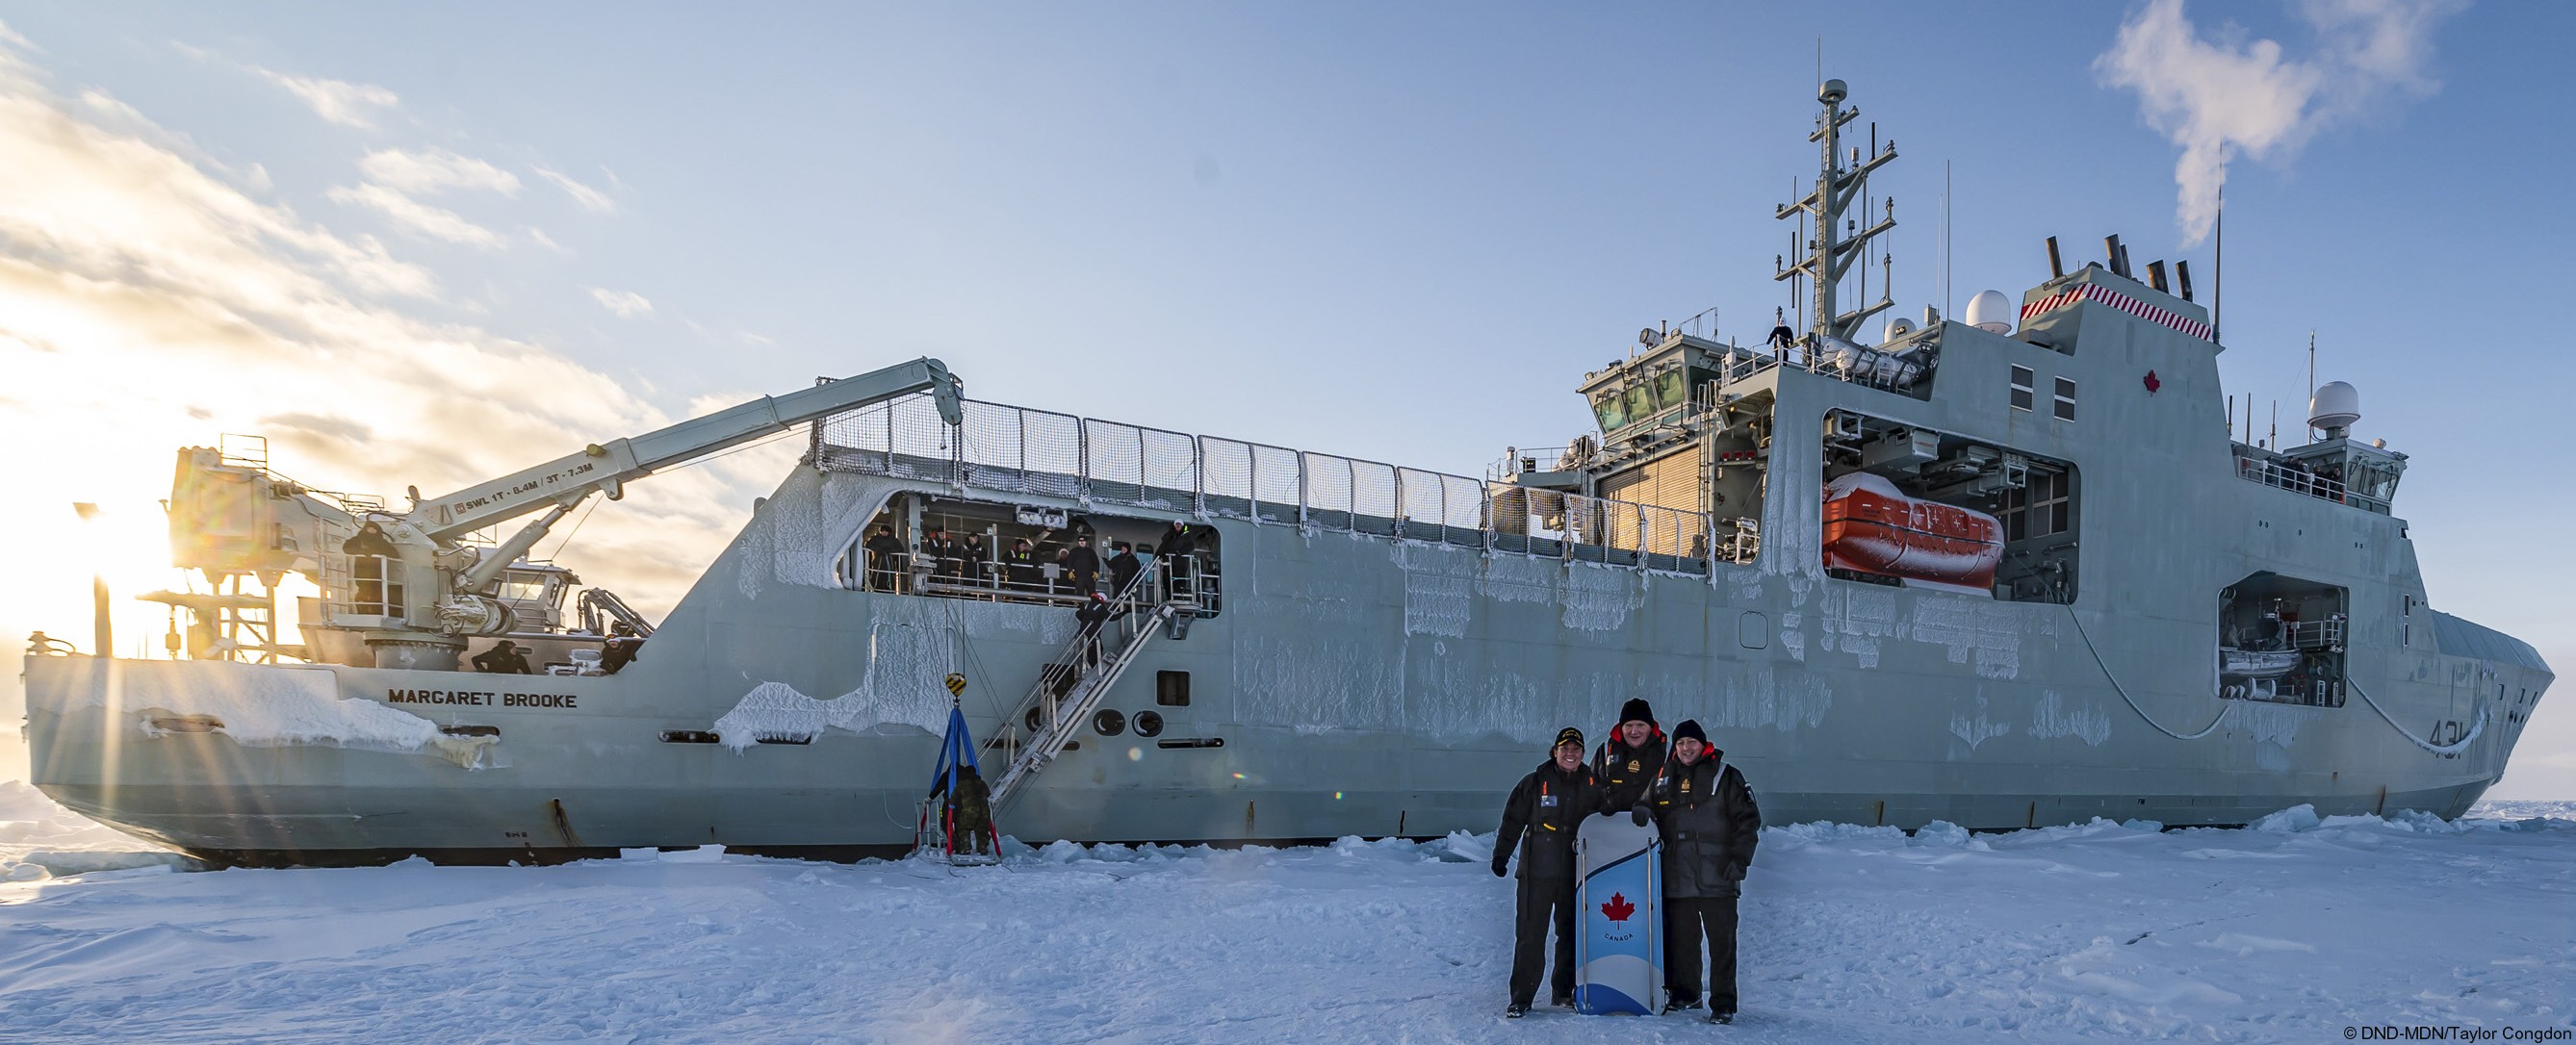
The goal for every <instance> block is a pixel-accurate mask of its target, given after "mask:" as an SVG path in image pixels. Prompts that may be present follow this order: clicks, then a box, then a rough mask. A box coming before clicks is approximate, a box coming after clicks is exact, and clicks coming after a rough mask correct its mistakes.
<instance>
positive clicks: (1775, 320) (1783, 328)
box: [1768, 308, 1798, 363]
mask: <svg viewBox="0 0 2576 1045" xmlns="http://www.w3.org/2000/svg"><path fill="white" fill-rule="evenodd" d="M1768 340H1769V344H1770V345H1771V352H1772V356H1773V358H1775V359H1777V360H1779V361H1780V362H1783V363H1786V362H1788V361H1789V346H1791V345H1794V344H1797V343H1798V332H1797V331H1795V330H1791V329H1789V317H1788V316H1787V315H1786V314H1784V313H1783V312H1782V311H1781V310H1779V309H1776V308H1775V309H1772V310H1771V337H1770V338H1769V339H1768Z"/></svg>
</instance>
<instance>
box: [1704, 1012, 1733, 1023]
mask: <svg viewBox="0 0 2576 1045" xmlns="http://www.w3.org/2000/svg"><path fill="white" fill-rule="evenodd" d="M1708 1022H1710V1023H1733V1022H1735V1014H1734V1013H1731V1012H1711V1013H1709V1014H1708Z"/></svg>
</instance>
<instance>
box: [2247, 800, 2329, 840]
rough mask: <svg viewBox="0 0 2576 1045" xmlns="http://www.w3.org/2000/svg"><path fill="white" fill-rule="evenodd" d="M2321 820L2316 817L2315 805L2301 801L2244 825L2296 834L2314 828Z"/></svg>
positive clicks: (2256, 828) (2260, 829) (2279, 832)
mask: <svg viewBox="0 0 2576 1045" xmlns="http://www.w3.org/2000/svg"><path fill="white" fill-rule="evenodd" d="M2321 822H2322V821H2320V820H2319V819H2318V818H2317V807H2315V806H2312V805H2307V804H2305V803H2301V804H2299V805H2294V806H2291V807H2290V808H2288V809H2284V810H2281V811H2280V812H2278V813H2273V814H2271V815H2270V816H2266V817H2264V818H2263V819H2260V820H2257V821H2254V822H2253V823H2251V824H2247V825H2246V826H2247V827H2248V828H2250V829H2252V830H2256V831H2271V832H2275V833H2278V834H2297V833H2299V832H2301V831H2313V830H2316V827H2317V825H2318V824H2319V823H2321Z"/></svg>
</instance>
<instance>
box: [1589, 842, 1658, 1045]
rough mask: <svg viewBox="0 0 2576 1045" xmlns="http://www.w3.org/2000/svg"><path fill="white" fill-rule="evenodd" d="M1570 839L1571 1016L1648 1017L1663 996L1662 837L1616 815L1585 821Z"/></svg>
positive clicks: (1655, 1009) (1656, 1009) (1655, 1010)
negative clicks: (1575, 922)
mask: <svg viewBox="0 0 2576 1045" xmlns="http://www.w3.org/2000/svg"><path fill="white" fill-rule="evenodd" d="M1574 837H1575V841H1574V860H1575V873H1576V874H1577V875H1578V876H1580V878H1579V880H1580V882H1581V885H1579V886H1578V887H1577V888H1576V890H1575V896H1574V902H1575V904H1576V905H1577V910H1579V911H1580V912H1582V919H1581V922H1580V923H1579V925H1580V929H1579V931H1580V933H1581V935H1580V937H1578V939H1577V942H1576V945H1575V962H1576V965H1575V975H1574V1011H1576V1012H1580V1013H1584V1014H1586V1015H1591V1016H1606V1015H1614V1014H1620V1013H1626V1014H1629V1015H1636V1016H1652V1015H1654V1014H1655V1013H1656V1012H1657V1011H1658V1010H1659V1008H1660V1007H1661V1006H1662V1004H1663V997H1664V881H1663V863H1664V861H1663V839H1662V837H1661V836H1659V835H1657V834H1656V833H1655V828H1654V825H1653V824H1648V825H1646V826H1644V827H1639V826H1637V825H1636V823H1635V822H1633V821H1631V820H1630V819H1629V814H1628V813H1626V812H1624V811H1623V812H1618V813H1604V814H1601V815H1599V816H1594V817H1589V818H1586V819H1585V820H1584V821H1583V827H1582V828H1581V830H1579V831H1578V832H1577V833H1576V834H1575V836H1574Z"/></svg>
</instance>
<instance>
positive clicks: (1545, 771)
mask: <svg viewBox="0 0 2576 1045" xmlns="http://www.w3.org/2000/svg"><path fill="white" fill-rule="evenodd" d="M1603 797H1604V793H1603V791H1602V790H1601V783H1600V780H1599V779H1598V778H1596V777H1594V776H1593V775H1592V767H1590V766H1587V765H1584V764H1583V731H1582V730H1579V729H1576V728H1574V727H1572V726H1567V727H1565V728H1564V729H1561V730H1558V731H1557V734H1556V746H1555V747H1553V748H1551V749H1550V750H1549V752H1548V760H1547V761H1545V762H1542V763H1540V764H1539V767H1538V768H1537V769H1535V770H1532V771H1531V772H1530V775H1528V776H1525V777H1522V778H1521V782H1520V784H1519V786H1516V787H1514V788H1512V797H1511V798H1510V799H1508V800H1506V801H1504V803H1503V827H1502V831H1501V833H1499V834H1496V835H1495V836H1494V877H1496V878H1500V877H1502V876H1503V875H1504V874H1505V873H1507V868H1508V867H1509V865H1510V862H1511V858H1512V850H1513V848H1514V847H1515V846H1517V847H1518V848H1519V849H1520V853H1521V876H1520V889H1519V893H1518V899H1517V900H1516V901H1515V903H1514V911H1513V923H1512V924H1513V929H1512V984H1511V989H1512V1001H1511V1007H1510V1008H1508V1009H1505V1010H1503V1014H1504V1015H1505V1016H1508V1017H1511V1018H1513V1019H1519V1018H1520V1017H1522V1016H1525V1015H1528V1014H1529V1008H1530V1002H1531V1001H1532V1000H1534V999H1536V998H1537V997H1538V977H1539V973H1540V972H1541V971H1542V970H1543V969H1544V968H1545V966H1546V965H1547V951H1546V947H1547V930H1548V926H1549V925H1550V924H1553V925H1554V926H1555V927H1556V963H1555V965H1556V968H1555V970H1554V971H1555V975H1554V976H1553V977H1551V985H1552V986H1553V987H1554V988H1555V989H1554V990H1553V991H1551V992H1549V1000H1550V1001H1552V1002H1554V1003H1555V1004H1557V1005H1559V1006H1570V1005H1573V1004H1574V932H1575V929H1574V926H1575V911H1574V870H1575V868H1574V835H1575V832H1576V831H1577V830H1579V829H1580V828H1581V827H1582V826H1583V818H1585V817H1588V816H1591V815H1592V814H1594V813H1597V812H1601V811H1602V809H1603V808H1604V806H1603V803H1602V799H1603ZM1524 832H1526V837H1524Z"/></svg>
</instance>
